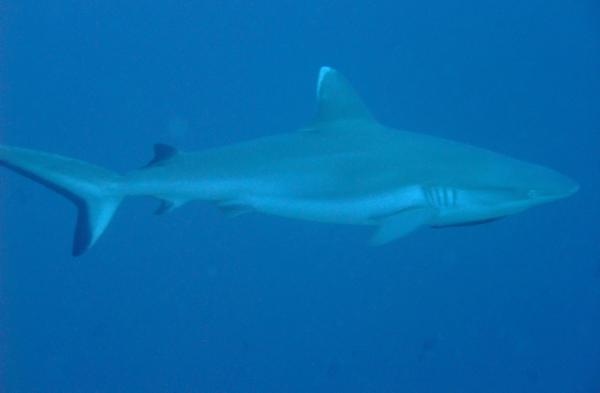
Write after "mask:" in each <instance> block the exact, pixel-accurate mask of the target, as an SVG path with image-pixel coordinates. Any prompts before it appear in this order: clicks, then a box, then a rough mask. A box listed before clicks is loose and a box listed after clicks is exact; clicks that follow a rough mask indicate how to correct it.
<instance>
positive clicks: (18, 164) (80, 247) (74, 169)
mask: <svg viewBox="0 0 600 393" xmlns="http://www.w3.org/2000/svg"><path fill="white" fill-rule="evenodd" d="M0 165H3V166H5V167H7V168H10V169H12V170H14V171H15V172H17V173H20V174H22V175H24V176H26V177H28V178H30V179H32V180H34V181H36V182H38V183H40V184H42V185H44V186H46V187H48V188H50V189H52V190H54V191H56V192H58V193H60V194H62V195H63V196H65V197H67V198H68V199H69V200H71V201H72V202H73V203H74V204H75V205H76V206H77V208H78V211H79V213H78V218H77V225H76V227H75V236H74V239H73V255H75V256H78V255H81V254H83V253H84V252H85V251H86V250H87V249H88V248H90V247H91V246H92V245H94V243H95V242H96V240H98V238H99V237H100V235H102V232H104V230H105V229H106V227H107V225H108V223H109V222H110V220H111V218H112V217H113V214H114V213H115V211H116V210H117V207H118V206H119V204H120V203H121V200H122V199H123V196H124V194H123V193H122V186H121V177H120V176H119V175H117V174H115V173H113V172H110V171H108V170H106V169H103V168H100V167H97V166H95V165H92V164H88V163H86V162H83V161H79V160H74V159H71V158H67V157H62V156H59V155H55V154H49V153H43V152H39V151H35V150H29V149H22V148H16V147H9V146H1V145H0Z"/></svg>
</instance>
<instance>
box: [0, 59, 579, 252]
mask: <svg viewBox="0 0 600 393" xmlns="http://www.w3.org/2000/svg"><path fill="white" fill-rule="evenodd" d="M317 108H318V111H317V116H316V118H315V120H314V121H313V122H312V123H311V124H309V125H308V126H307V127H305V128H302V129H300V130H298V131H295V132H292V133H287V134H279V135H274V136H270V137H265V138H260V139H256V140H252V141H248V142H244V143H240V144H236V145H231V146H225V147H221V148H216V149H210V150H206V151H202V152H197V153H184V152H179V151H177V150H176V149H174V148H172V147H170V146H167V145H161V144H159V145H155V157H154V158H153V159H152V161H151V162H150V163H149V164H148V165H146V166H145V167H143V168H141V169H139V170H135V171H133V172H130V173H128V174H126V175H123V176H121V175H117V174H114V173H112V172H110V171H107V170H105V169H102V168H100V167H97V166H94V165H91V164H88V163H85V162H82V161H78V160H74V159H70V158H66V157H61V156H58V155H53V154H48V153H42V152H38V151H34V150H29V149H22V148H16V147H8V146H0V164H2V165H4V166H7V167H9V168H11V169H13V170H15V171H17V172H19V173H21V174H23V175H25V176H27V177H29V178H32V179H33V180H36V181H38V182H40V183H42V184H43V185H46V186H47V187H50V188H51V189H53V190H55V191H58V192H60V193H61V194H63V195H65V196H66V197H67V198H69V199H71V200H72V201H73V202H74V203H75V204H76V205H77V206H78V208H79V216H78V221H77V227H76V230H75V240H74V243H73V254H74V255H80V254H82V253H83V252H84V251H85V250H87V249H88V248H89V247H91V246H92V245H93V244H94V243H95V242H96V240H97V239H98V238H99V237H100V235H101V234H102V232H103V231H104V229H105V228H106V226H107V225H108V223H109V222H110V219H111V218H112V216H113V214H114V212H115V210H116V208H117V207H118V205H119V204H120V202H121V200H122V199H123V198H124V197H126V196H136V195H150V196H153V197H156V198H159V199H160V200H161V201H162V202H161V205H160V206H159V208H158V209H157V213H165V212H168V211H170V210H172V209H174V208H176V207H179V206H181V205H183V204H185V203H187V202H189V201H192V200H204V201H210V202H212V203H214V204H216V205H217V206H218V207H219V208H221V209H222V210H223V211H225V212H226V213H228V214H229V215H232V216H234V215H237V214H241V213H244V212H247V211H257V212H262V213H267V214H274V215H278V216H283V217H289V218H297V219H304V220H312V221H320V222H331V223H341V224H361V225H374V226H376V227H377V230H376V231H375V234H374V236H373V238H372V243H373V244H384V243H387V242H389V241H392V240H394V239H396V238H399V237H402V236H404V235H406V234H408V233H410V232H412V231H414V230H416V229H417V228H419V227H422V226H433V227H443V226H454V225H469V224H476V223H482V222H487V221H492V220H495V219H499V218H502V217H505V216H508V215H512V214H515V213H518V212H521V211H523V210H526V209H528V208H530V207H532V206H536V205H539V204H542V203H546V202H550V201H554V200H557V199H561V198H564V197H567V196H569V195H571V194H573V193H574V192H576V191H577V189H578V185H577V183H575V182H574V181H573V180H571V179H569V178H568V177H566V176H564V175H561V174H559V173H557V172H555V171H553V170H551V169H548V168H545V167H542V166H539V165H535V164H530V163H526V162H523V161H520V160H516V159H513V158H510V157H507V156H504V155H500V154H497V153H494V152H491V151H488V150H485V149H481V148H477V147H474V146H470V145H466V144H463V143H458V142H454V141H450V140H446V139H441V138H435V137H432V136H428V135H425V134H419V133H412V132H407V131H400V130H395V129H391V128H388V127H386V126H384V125H382V124H380V123H379V122H377V121H376V120H375V119H374V118H373V117H372V115H371V113H370V112H369V110H368V109H367V108H366V106H365V105H364V104H363V102H362V100H361V99H360V97H359V96H358V95H357V94H356V92H355V91H354V90H353V88H352V87H351V86H350V85H349V84H348V82H347V81H346V80H345V78H344V77H343V76H342V75H341V74H339V73H338V72H337V71H335V70H333V69H331V68H329V67H323V68H322V69H321V71H320V74H319V80H318V83H317Z"/></svg>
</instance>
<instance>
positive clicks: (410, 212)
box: [371, 207, 436, 246]
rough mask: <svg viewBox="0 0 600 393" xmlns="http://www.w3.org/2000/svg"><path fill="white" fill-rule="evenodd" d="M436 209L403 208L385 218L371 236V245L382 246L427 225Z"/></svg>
mask: <svg viewBox="0 0 600 393" xmlns="http://www.w3.org/2000/svg"><path fill="white" fill-rule="evenodd" d="M435 214H436V211H435V210H434V209H431V208H429V207H424V208H415V209H407V210H403V211H401V212H399V213H397V214H394V215H392V216H389V217H386V218H384V219H383V220H382V221H381V223H380V224H379V228H377V230H376V231H375V233H374V234H373V237H372V238H371V245H374V246H380V245H383V244H386V243H389V242H391V241H393V240H396V239H398V238H400V237H402V236H405V235H407V234H409V233H410V232H412V231H414V230H416V229H417V228H419V227H421V226H423V225H426V224H427V223H429V222H430V221H431V219H432V218H433V217H434V216H435Z"/></svg>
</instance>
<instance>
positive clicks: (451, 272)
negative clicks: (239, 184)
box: [0, 0, 600, 393]
mask: <svg viewBox="0 0 600 393" xmlns="http://www.w3.org/2000/svg"><path fill="white" fill-rule="evenodd" d="M322 65H329V66H332V67H335V68H337V69H338V70H339V71H340V72H342V73H343V74H345V75H346V77H347V78H348V79H349V80H350V81H351V83H352V84H353V85H354V86H355V87H356V89H357V90H358V91H359V92H360V94H361V95H362V97H363V99H364V100H365V102H366V103H367V105H368V106H369V107H370V108H371V110H372V111H373V113H374V114H375V116H376V117H377V118H378V119H379V120H381V121H382V122H383V123H386V124H388V125H390V126H394V127H396V128H403V129H408V130H412V131H417V132H425V133H429V134H432V135H435V136H439V137H444V138H449V139H454V140H458V141H462V142H466V143H470V144H473V145H477V146H480V147H485V148H488V149H491V150H494V151H497V152H500V153H505V154H508V155H511V156H513V157H516V158H520V159H523V160H526V161H530V162H535V163H539V164H542V165H545V166H548V167H551V168H554V169H556V170H559V171H561V172H562V173H565V174H567V175H569V176H571V177H573V178H574V179H575V180H577V181H578V182H579V183H580V185H581V189H580V191H579V192H578V193H577V194H575V195H574V196H572V197H570V198H568V199H565V200H561V201H558V202H556V203H552V204H548V205H544V206H541V207H538V208H535V209H532V210H530V211H527V212H525V213H522V214H519V215H517V216H514V217H509V218H507V219H504V220H501V221H497V222H495V223H491V224H487V225H482V226H473V227H463V228H452V229H425V230H420V231H418V232H416V233H414V234H412V235H410V236H409V237H406V238H403V239H401V240H399V241H396V242H394V243H392V244H390V245H388V246H385V247H379V248H374V247H369V246H368V238H369V236H370V231H371V229H370V228H366V227H353V226H338V225H324V224H316V223H310V222H301V221H293V220H285V219H280V218H276V217H270V216H264V215H258V214H256V215H255V214H250V215H244V216H242V217H239V218H236V219H226V218H225V217H223V216H222V214H221V213H220V212H218V211H217V209H215V208H214V207H213V206H210V205H209V204H204V203H192V204H189V205H186V206H185V207H183V208H181V209H177V210H175V211H174V212H172V213H170V214H169V215H165V216H160V217H157V216H155V215H153V214H152V212H153V210H154V209H155V207H156V206H157V202H156V201H155V200H153V199H151V198H147V199H145V198H139V199H128V200H126V202H125V203H124V204H123V206H122V207H121V208H120V209H119V211H118V212H117V214H116V216H115V218H114V220H113V222H112V223H111V225H110V227H109V228H108V230H107V231H106V233H105V234H104V235H103V237H102V238H101V239H100V240H99V242H98V243H97V244H96V246H95V247H94V248H92V249H91V250H90V251H89V252H88V253H86V254H85V255H84V256H82V257H80V258H77V259H75V258H73V257H71V255H70V249H71V239H72V231H73V226H74V222H75V209H74V208H73V206H72V204H71V203H70V202H68V201H67V200H66V199H64V198H63V197H61V196H60V195H58V194H55V193H53V192H50V191H48V190H47V189H45V188H43V187H40V186H39V185H38V184H35V183H33V182H31V181H30V180H28V179H25V178H23V177H20V176H18V175H16V174H14V173H12V172H10V171H8V170H6V169H5V168H0V392H2V393H3V392H7V393H12V392H43V393H49V392H86V393H87V392H203V393H204V392H206V393H212V392H215V393H217V392H219V393H226V392H460V393H464V392H561V393H565V392H576V393H598V392H600V231H599V229H598V222H599V221H600V3H598V2H597V0H575V1H570V2H565V1H562V0H544V1H542V0H530V1H520V0H506V1H502V2H498V1H476V0H466V1H461V2H449V1H442V0H435V1H415V0H411V1H370V2H367V1H340V0H335V1H334V0H330V1H325V0H320V1H315V0H305V1H301V2H300V1H287V0H285V1H264V0H263V1H248V0H246V1H242V0H237V1H223V2H213V1H211V2H209V1H197V2H194V1H177V2H166V1H163V2H161V1H157V2H134V1H129V2H127V1H125V2H123V1H122V2H116V1H72V0H71V1H70V0H60V1H48V2H44V1H33V0H19V1H5V2H3V3H2V4H1V5H0V67H1V69H0V138H1V143H4V144H10V145H17V146H23V147H28V148H35V149H40V150H45V151H50V152H54V153H59V154H62V155H66V156H71V157H76V158H79V159H84V160H86V161H90V162H93V163H96V164H99V165H102V166H105V167H107V168H111V169H114V170H117V171H120V172H125V171H127V170H131V169H134V168H138V167H140V166H142V165H143V164H145V163H146V162H147V161H148V160H149V159H150V158H151V155H152V152H151V151H152V144H153V143H155V142H165V143H169V144H173V145H175V146H177V147H178V148H180V149H182V150H200V149H204V148H208V147H214V146H219V145H224V144H229V143H235V142H239V141H242V140H247V139H251V138H255V137H259V136H263V135H268V134H273V133H279V132H286V131H292V130H293V129H295V128H297V127H300V126H302V125H303V124H305V123H306V122H308V121H310V119H311V116H312V115H313V114H314V111H315V98H314V96H315V86H316V78H317V73H318V70H319V67H320V66H322Z"/></svg>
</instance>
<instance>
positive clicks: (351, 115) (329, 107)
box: [315, 67, 375, 123]
mask: <svg viewBox="0 0 600 393" xmlns="http://www.w3.org/2000/svg"><path fill="white" fill-rule="evenodd" d="M338 120H367V121H375V120H374V119H373V116H372V115H371V112H370V111H369V109H368V108H367V107H366V106H365V104H364V103H363V102H362V99H361V98H360V96H359V95H358V94H357V93H356V91H355V90H354V88H353V87H352V86H351V85H350V83H348V81H347V80H346V78H344V76H343V75H342V74H340V73H339V72H337V71H336V70H334V69H333V68H330V67H321V70H320V71H319V80H318V81H317V117H316V119H315V123H328V122H334V121H338Z"/></svg>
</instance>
